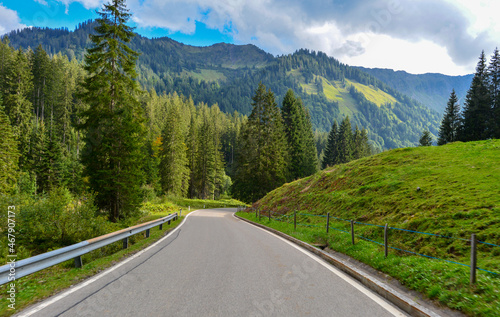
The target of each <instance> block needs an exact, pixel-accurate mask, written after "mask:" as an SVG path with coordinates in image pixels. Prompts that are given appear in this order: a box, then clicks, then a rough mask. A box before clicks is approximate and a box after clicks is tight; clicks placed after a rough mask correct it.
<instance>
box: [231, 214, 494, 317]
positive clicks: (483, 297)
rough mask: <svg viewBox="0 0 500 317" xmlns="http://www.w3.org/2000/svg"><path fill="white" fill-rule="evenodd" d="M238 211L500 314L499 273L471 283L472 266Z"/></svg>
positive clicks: (462, 307)
mask: <svg viewBox="0 0 500 317" xmlns="http://www.w3.org/2000/svg"><path fill="white" fill-rule="evenodd" d="M237 215H239V216H241V217H243V218H246V219H249V220H251V221H254V222H258V223H261V224H263V225H265V226H268V227H270V228H273V229H276V230H279V231H281V232H283V233H285V234H288V235H290V236H292V237H295V238H297V239H299V240H302V241H304V242H307V243H309V244H326V245H328V247H329V248H330V249H332V250H335V251H337V252H340V253H343V254H346V255H348V256H351V257H352V258H354V259H356V260H358V261H360V262H363V263H365V264H368V265H370V266H371V267H373V268H375V269H377V270H379V271H381V272H384V273H386V274H388V275H390V276H392V277H393V278H395V279H397V280H398V281H400V282H401V284H403V285H405V286H406V287H408V288H410V289H413V290H415V291H418V292H420V293H422V294H424V295H425V296H427V297H428V298H430V299H431V300H434V301H435V302H436V303H437V304H439V305H443V306H448V307H450V308H452V309H456V310H459V311H461V312H463V313H465V314H466V315H469V316H482V317H484V316H488V317H489V316H492V317H493V316H500V278H499V277H495V276H493V275H491V274H488V273H483V272H478V276H477V283H476V284H475V285H474V286H473V287H471V286H470V285H469V268H467V267H464V266H460V265H455V264H452V263H447V262H443V261H439V260H433V259H428V258H424V257H420V256H414V255H406V254H403V253H401V252H398V251H395V250H390V251H389V255H388V257H387V258H385V257H384V251H383V247H382V246H379V245H377V244H375V243H372V242H368V241H365V240H362V239H359V238H356V239H355V243H356V244H355V245H352V243H351V236H350V234H349V233H343V232H340V231H336V230H334V229H330V233H329V234H326V230H325V227H323V228H316V227H303V226H299V225H298V226H297V230H294V227H293V218H289V220H288V221H289V222H291V223H286V222H279V221H276V220H274V219H273V220H271V221H269V220H268V217H266V216H261V219H260V220H259V219H258V217H256V216H255V213H254V212H250V213H248V212H238V213H237ZM290 220H291V221H290ZM298 221H299V220H297V222H298ZM331 227H332V226H331ZM333 227H335V225H334V226H333ZM340 228H341V230H344V229H346V228H343V227H341V226H339V227H338V228H337V229H340ZM346 231H347V230H346Z"/></svg>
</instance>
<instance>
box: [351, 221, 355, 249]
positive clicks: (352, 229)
mask: <svg viewBox="0 0 500 317" xmlns="http://www.w3.org/2000/svg"><path fill="white" fill-rule="evenodd" d="M351 241H352V244H353V245H354V220H351Z"/></svg>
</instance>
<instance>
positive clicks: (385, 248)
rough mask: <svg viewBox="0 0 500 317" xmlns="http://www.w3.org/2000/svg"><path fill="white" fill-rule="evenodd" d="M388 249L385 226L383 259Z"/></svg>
mask: <svg viewBox="0 0 500 317" xmlns="http://www.w3.org/2000/svg"><path fill="white" fill-rule="evenodd" d="M388 247H389V243H388V239H387V224H385V227H384V256H385V257H387V254H388V253H389V252H388Z"/></svg>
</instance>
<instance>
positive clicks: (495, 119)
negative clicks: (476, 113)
mask: <svg viewBox="0 0 500 317" xmlns="http://www.w3.org/2000/svg"><path fill="white" fill-rule="evenodd" d="M488 77H489V84H490V96H491V101H492V116H491V117H490V119H491V120H490V129H491V132H492V135H491V136H492V137H494V138H497V139H500V53H499V52H498V48H495V51H494V52H493V56H492V57H491V60H490V65H489V67H488Z"/></svg>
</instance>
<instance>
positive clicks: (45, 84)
mask: <svg viewBox="0 0 500 317" xmlns="http://www.w3.org/2000/svg"><path fill="white" fill-rule="evenodd" d="M31 64H32V68H31V72H32V76H33V95H32V98H31V102H32V104H33V107H34V113H35V116H36V119H37V120H38V119H40V120H44V119H45V118H46V111H47V109H46V106H47V97H48V96H50V92H49V90H50V88H49V81H50V77H51V74H52V71H53V69H52V67H51V65H50V64H51V62H50V59H49V55H48V54H47V52H45V50H44V49H43V47H42V45H41V44H40V45H38V47H37V48H36V49H35V51H34V52H33V55H32V56H31Z"/></svg>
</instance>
